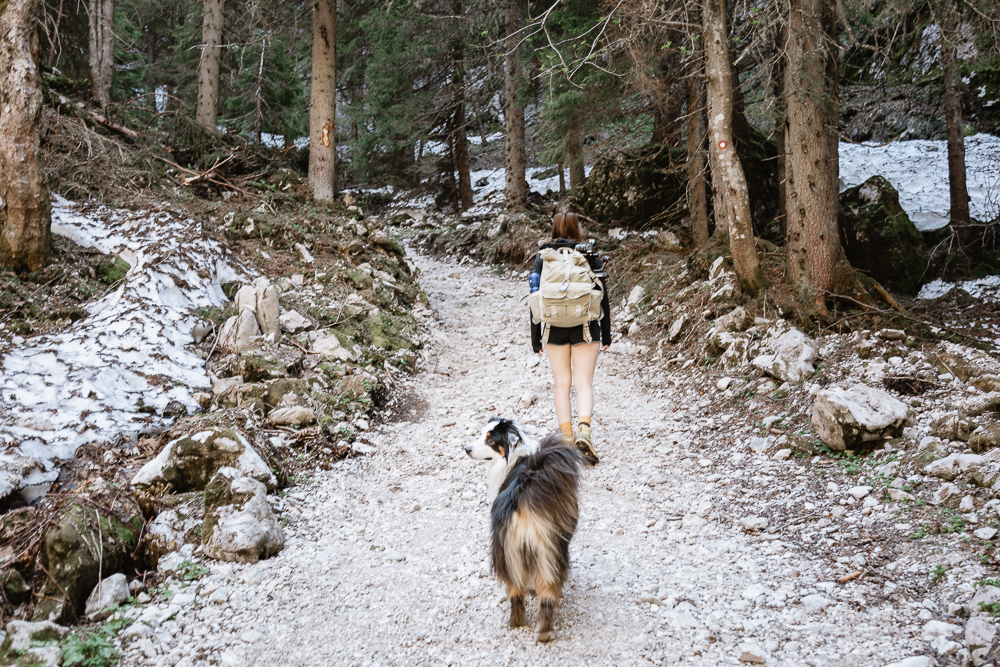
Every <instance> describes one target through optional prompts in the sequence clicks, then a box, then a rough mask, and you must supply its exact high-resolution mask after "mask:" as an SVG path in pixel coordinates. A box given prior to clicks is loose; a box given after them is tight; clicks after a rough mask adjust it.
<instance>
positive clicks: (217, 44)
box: [195, 0, 225, 130]
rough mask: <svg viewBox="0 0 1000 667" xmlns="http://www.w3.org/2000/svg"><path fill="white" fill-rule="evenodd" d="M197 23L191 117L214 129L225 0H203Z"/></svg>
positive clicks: (217, 112)
mask: <svg viewBox="0 0 1000 667" xmlns="http://www.w3.org/2000/svg"><path fill="white" fill-rule="evenodd" d="M204 12H205V17H204V20H203V22H202V27H201V42H202V46H201V67H200V70H199V72H198V109H197V110H196V112H195V119H196V120H197V121H198V124H199V125H201V126H202V127H207V128H208V129H210V130H215V124H216V121H217V120H218V117H219V71H220V65H219V61H220V58H221V57H222V28H223V26H224V25H225V0H205V5H204Z"/></svg>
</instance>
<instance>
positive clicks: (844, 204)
mask: <svg viewBox="0 0 1000 667" xmlns="http://www.w3.org/2000/svg"><path fill="white" fill-rule="evenodd" d="M839 222H840V240H841V243H842V244H843V246H844V251H845V254H846V255H847V259H848V260H849V261H850V262H851V265H852V266H854V267H855V268H856V269H860V270H861V271H863V272H865V273H866V274H867V275H869V276H870V277H872V278H874V279H875V280H877V281H878V282H879V283H880V284H881V285H883V286H884V287H886V288H888V289H889V290H891V291H893V292H897V293H900V294H907V295H914V294H916V293H917V292H918V291H919V290H920V282H921V279H922V278H923V275H924V271H925V270H926V268H927V259H928V255H927V247H926V246H925V245H924V239H923V237H922V236H921V235H920V232H918V231H917V228H916V227H915V226H914V224H913V222H912V221H911V220H910V217H909V216H908V215H907V214H906V211H904V210H903V207H902V206H900V205H899V193H898V192H896V189H895V188H894V187H892V184H891V183H889V181H887V180H886V179H884V178H883V177H881V176H872V177H871V178H869V179H868V180H867V181H865V182H864V183H862V184H861V185H858V186H856V187H853V188H849V189H847V190H845V191H844V192H843V193H842V194H841V195H840V221H839Z"/></svg>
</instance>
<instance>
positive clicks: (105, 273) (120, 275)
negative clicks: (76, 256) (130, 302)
mask: <svg viewBox="0 0 1000 667" xmlns="http://www.w3.org/2000/svg"><path fill="white" fill-rule="evenodd" d="M130 268H132V267H131V266H129V264H128V262H126V261H125V260H123V259H122V258H121V257H115V258H114V259H109V260H108V261H105V262H101V263H100V264H99V265H98V266H97V268H96V269H95V272H96V273H97V279H98V280H100V281H101V282H102V283H104V284H105V285H114V284H116V283H119V282H121V281H123V280H125V274H127V273H128V270H129V269H130Z"/></svg>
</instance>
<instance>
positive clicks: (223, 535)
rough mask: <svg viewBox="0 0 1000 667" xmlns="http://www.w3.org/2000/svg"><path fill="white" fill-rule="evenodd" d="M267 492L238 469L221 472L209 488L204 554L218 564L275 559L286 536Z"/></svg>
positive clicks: (204, 529) (207, 486)
mask: <svg viewBox="0 0 1000 667" xmlns="http://www.w3.org/2000/svg"><path fill="white" fill-rule="evenodd" d="M266 495H267V489H266V488H265V487H264V485H263V484H261V483H260V482H258V481H257V480H254V479H251V478H249V477H244V476H243V475H241V474H240V472H239V471H238V470H236V469H235V468H221V469H220V470H219V471H218V472H217V473H216V474H215V475H214V476H213V477H212V479H211V480H209V483H208V484H207V485H206V487H205V523H204V527H203V528H202V539H203V550H204V552H205V554H206V555H208V556H209V557H211V558H215V559H216V560H224V561H231V562H237V563H256V562H257V561H259V560H261V559H264V558H270V557H271V556H274V555H275V554H277V553H278V552H279V551H281V549H282V547H283V546H284V545H285V535H284V533H283V532H282V530H281V526H280V525H279V524H278V519H277V517H275V515H274V512H273V511H272V510H271V506H270V505H269V504H268V503H267V497H266Z"/></svg>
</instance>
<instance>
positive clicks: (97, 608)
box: [84, 573, 129, 621]
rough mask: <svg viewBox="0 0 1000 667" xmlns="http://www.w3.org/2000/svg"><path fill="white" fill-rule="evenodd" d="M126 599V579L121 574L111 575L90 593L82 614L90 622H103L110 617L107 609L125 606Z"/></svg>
mask: <svg viewBox="0 0 1000 667" xmlns="http://www.w3.org/2000/svg"><path fill="white" fill-rule="evenodd" d="M128 598H129V592H128V579H126V578H125V575H124V574H121V573H118V574H112V575H111V576H110V577H108V578H107V579H105V580H104V581H102V582H101V583H99V584H97V586H95V587H94V590H93V591H91V593H90V596H89V597H88V598H87V606H86V608H85V610H84V613H86V614H87V618H90V619H91V620H98V621H101V620H104V619H105V618H107V617H108V616H110V615H111V614H110V612H109V611H108V609H109V608H111V607H117V606H119V605H122V604H125V603H126V602H128Z"/></svg>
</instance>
